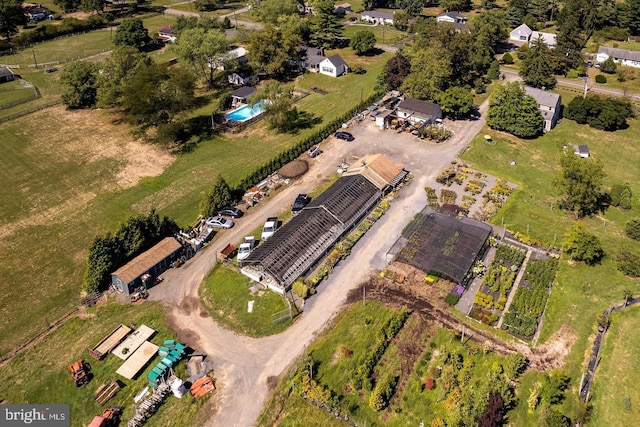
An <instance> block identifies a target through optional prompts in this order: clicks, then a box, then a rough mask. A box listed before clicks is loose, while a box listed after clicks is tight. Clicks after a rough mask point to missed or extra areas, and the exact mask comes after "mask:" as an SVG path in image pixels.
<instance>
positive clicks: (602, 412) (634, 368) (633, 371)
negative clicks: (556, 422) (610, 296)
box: [590, 307, 640, 427]
mask: <svg viewBox="0 0 640 427" xmlns="http://www.w3.org/2000/svg"><path fill="white" fill-rule="evenodd" d="M638 354H640V307H631V308H628V309H626V310H624V311H622V312H619V313H615V314H613V316H611V327H610V328H609V330H608V331H607V334H606V336H605V342H604V346H603V347H602V350H601V352H600V357H601V360H600V364H599V366H598V370H597V371H596V378H595V382H594V385H593V388H592V389H591V391H592V393H591V402H592V403H593V416H592V418H591V422H590V425H593V426H613V425H615V426H620V427H627V426H628V427H631V426H635V425H637V424H638V420H639V419H640V389H638V381H639V380H640V378H639V377H638V375H639V373H640V370H639V369H638ZM625 398H629V402H630V405H629V406H628V407H625V404H624V402H623V400H624V399H625Z"/></svg>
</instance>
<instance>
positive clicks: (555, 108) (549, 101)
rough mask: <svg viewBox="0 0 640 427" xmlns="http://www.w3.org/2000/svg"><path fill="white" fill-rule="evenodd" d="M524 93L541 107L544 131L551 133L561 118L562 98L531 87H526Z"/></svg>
mask: <svg viewBox="0 0 640 427" xmlns="http://www.w3.org/2000/svg"><path fill="white" fill-rule="evenodd" d="M524 91H525V93H526V94H527V95H530V96H532V97H533V99H535V100H536V102H537V103H538V105H539V106H540V113H542V119H543V120H544V124H543V129H542V130H543V132H549V131H550V130H551V129H553V128H554V127H555V125H556V123H557V122H558V118H559V117H560V102H561V100H562V98H561V97H560V95H558V94H557V93H553V92H548V91H546V90H542V89H537V88H535V87H530V86H525V87H524Z"/></svg>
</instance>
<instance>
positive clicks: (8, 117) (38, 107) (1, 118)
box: [0, 99, 62, 123]
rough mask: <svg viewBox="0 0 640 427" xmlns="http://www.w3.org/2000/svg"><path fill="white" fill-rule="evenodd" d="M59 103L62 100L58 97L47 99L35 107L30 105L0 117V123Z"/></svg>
mask: <svg viewBox="0 0 640 427" xmlns="http://www.w3.org/2000/svg"><path fill="white" fill-rule="evenodd" d="M59 104H62V100H60V99H56V100H54V101H49V102H47V103H46V104H42V105H38V106H36V107H31V108H29V109H27V110H24V111H20V112H18V113H15V114H11V115H10V116H6V117H0V123H5V122H8V121H10V120H14V119H17V118H19V117H22V116H26V115H27V114H31V113H35V112H36V111H40V110H44V109H45V108H50V107H53V106H54V105H59Z"/></svg>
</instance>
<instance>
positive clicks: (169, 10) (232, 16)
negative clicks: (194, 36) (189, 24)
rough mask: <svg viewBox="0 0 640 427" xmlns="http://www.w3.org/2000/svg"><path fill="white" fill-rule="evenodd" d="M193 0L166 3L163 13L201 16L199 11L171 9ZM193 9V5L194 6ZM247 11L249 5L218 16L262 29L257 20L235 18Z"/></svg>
mask: <svg viewBox="0 0 640 427" xmlns="http://www.w3.org/2000/svg"><path fill="white" fill-rule="evenodd" d="M194 1H195V0H193V1H183V2H179V3H174V4H170V5H167V8H166V9H165V10H164V13H166V14H167V15H176V16H180V15H182V16H195V17H197V18H199V17H200V16H201V13H200V12H197V11H195V12H188V11H186V10H178V9H172V8H171V6H177V5H180V4H189V3H193V2H194ZM194 10H195V7H194ZM248 11H249V7H248V6H247V7H243V8H242V9H236V10H235V11H233V12H231V13H227V14H225V15H220V16H219V18H220V19H224V18H229V19H230V20H231V23H232V24H233V25H235V26H236V27H245V28H248V29H250V30H260V29H262V24H260V23H259V22H249V21H241V20H238V19H237V18H236V15H240V14H241V13H244V12H248Z"/></svg>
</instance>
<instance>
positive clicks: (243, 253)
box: [238, 236, 256, 261]
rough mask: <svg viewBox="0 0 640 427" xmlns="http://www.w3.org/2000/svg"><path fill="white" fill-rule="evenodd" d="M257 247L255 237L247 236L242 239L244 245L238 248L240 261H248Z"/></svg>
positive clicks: (241, 244)
mask: <svg viewBox="0 0 640 427" xmlns="http://www.w3.org/2000/svg"><path fill="white" fill-rule="evenodd" d="M255 246H256V238H255V237H253V236H247V237H245V238H244V239H242V243H240V247H239V248H238V261H242V260H243V259H246V258H247V257H248V256H249V254H250V253H251V251H252V250H253V248H254V247H255Z"/></svg>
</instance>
